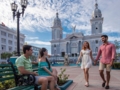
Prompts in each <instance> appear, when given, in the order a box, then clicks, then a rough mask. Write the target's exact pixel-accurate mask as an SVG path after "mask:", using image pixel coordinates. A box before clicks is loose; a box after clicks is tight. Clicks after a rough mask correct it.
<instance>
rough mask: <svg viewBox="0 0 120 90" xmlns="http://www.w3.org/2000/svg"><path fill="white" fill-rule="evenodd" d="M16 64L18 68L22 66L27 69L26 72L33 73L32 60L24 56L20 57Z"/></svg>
mask: <svg viewBox="0 0 120 90" xmlns="http://www.w3.org/2000/svg"><path fill="white" fill-rule="evenodd" d="M15 64H16V66H17V68H18V67H20V66H23V67H24V68H25V70H28V71H30V72H33V69H32V63H31V60H30V58H26V57H25V56H24V55H21V56H20V57H18V58H17V59H16V61H15Z"/></svg>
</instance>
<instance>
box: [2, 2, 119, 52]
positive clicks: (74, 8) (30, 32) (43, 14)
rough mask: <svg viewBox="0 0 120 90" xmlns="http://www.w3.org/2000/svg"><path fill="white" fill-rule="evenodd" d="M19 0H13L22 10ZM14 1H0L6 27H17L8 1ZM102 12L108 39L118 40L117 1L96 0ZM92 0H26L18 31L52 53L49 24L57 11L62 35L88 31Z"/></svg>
mask: <svg viewBox="0 0 120 90" xmlns="http://www.w3.org/2000/svg"><path fill="white" fill-rule="evenodd" d="M20 1H21V0H15V2H16V4H18V10H19V11H21V6H20ZM12 2H14V0H0V23H2V22H3V23H4V24H5V25H6V26H8V27H9V28H12V29H15V30H16V28H17V19H16V18H15V20H13V17H12V11H11V6H10V3H12ZM97 2H98V8H99V9H100V10H101V12H102V16H103V18H104V21H103V33H105V34H107V35H108V36H109V40H110V41H114V40H118V41H120V10H119V9H120V0H97ZM94 4H95V0H28V6H27V8H26V9H25V14H24V16H23V17H22V16H21V17H20V32H21V33H23V34H25V36H26V38H25V42H27V43H28V44H31V45H33V46H37V47H45V48H47V49H48V51H49V53H51V44H50V41H51V38H52V37H51V27H52V25H53V21H54V18H55V17H56V12H58V13H59V18H60V19H61V22H62V27H63V34H64V35H63V36H64V38H65V36H66V34H70V33H72V26H73V25H76V32H82V33H84V35H90V34H91V24H90V19H91V17H92V13H93V11H94V8H95V6H94Z"/></svg>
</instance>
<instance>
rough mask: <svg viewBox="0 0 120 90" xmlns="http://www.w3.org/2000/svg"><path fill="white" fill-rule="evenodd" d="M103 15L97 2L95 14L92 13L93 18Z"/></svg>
mask: <svg viewBox="0 0 120 90" xmlns="http://www.w3.org/2000/svg"><path fill="white" fill-rule="evenodd" d="M101 17H102V13H101V10H100V9H98V4H97V3H96V4H95V10H94V11H93V14H92V18H101Z"/></svg>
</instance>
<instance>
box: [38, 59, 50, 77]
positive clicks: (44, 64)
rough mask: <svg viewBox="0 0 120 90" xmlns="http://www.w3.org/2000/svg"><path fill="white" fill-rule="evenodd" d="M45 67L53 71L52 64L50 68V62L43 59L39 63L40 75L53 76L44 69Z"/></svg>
mask: <svg viewBox="0 0 120 90" xmlns="http://www.w3.org/2000/svg"><path fill="white" fill-rule="evenodd" d="M43 67H46V68H47V69H48V70H50V71H51V72H52V68H51V66H50V69H49V66H48V63H47V62H46V61H42V62H39V63H38V74H39V75H40V76H51V75H50V74H49V73H48V72H46V71H45V70H44V69H43Z"/></svg>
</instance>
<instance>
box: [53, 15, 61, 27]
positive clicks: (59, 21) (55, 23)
mask: <svg viewBox="0 0 120 90" xmlns="http://www.w3.org/2000/svg"><path fill="white" fill-rule="evenodd" d="M53 26H54V27H61V20H60V19H59V17H58V13H56V18H55V19H54V23H53Z"/></svg>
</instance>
